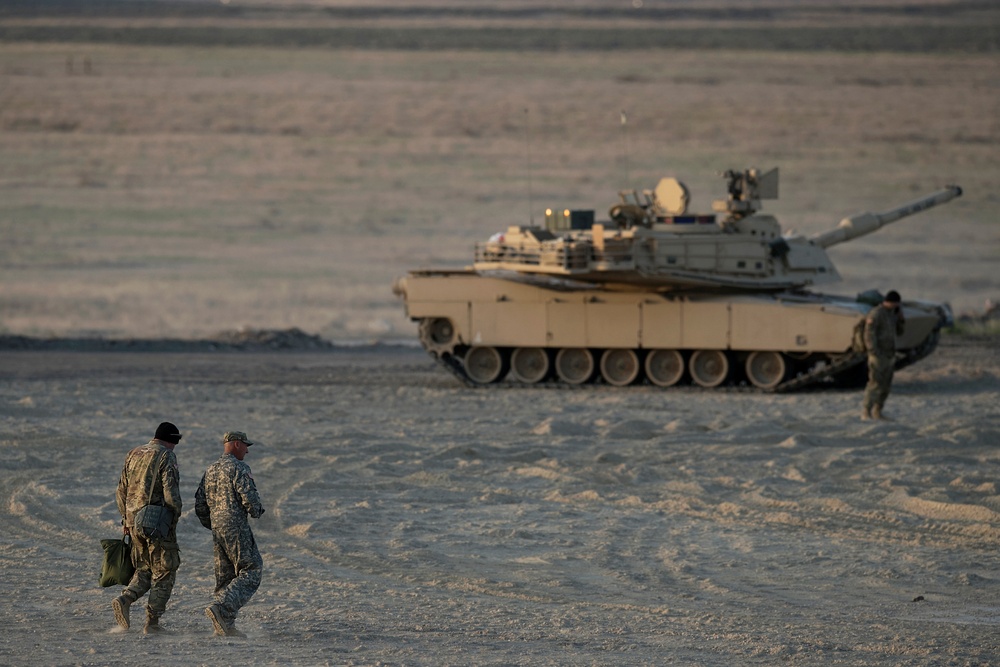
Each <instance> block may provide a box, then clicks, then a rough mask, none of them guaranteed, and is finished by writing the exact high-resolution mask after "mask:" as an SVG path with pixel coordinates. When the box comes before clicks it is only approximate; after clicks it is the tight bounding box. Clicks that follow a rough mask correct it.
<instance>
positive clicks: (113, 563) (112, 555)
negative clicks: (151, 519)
mask: <svg viewBox="0 0 1000 667" xmlns="http://www.w3.org/2000/svg"><path fill="white" fill-rule="evenodd" d="M101 547H102V548H103V549H104V563H102V564H101V579H100V584H101V586H103V587H104V588H107V587H108V586H115V585H118V586H128V584H129V582H130V581H132V575H133V574H134V573H135V565H133V564H132V545H131V542H130V540H129V536H128V535H126V536H125V537H124V539H121V540H101Z"/></svg>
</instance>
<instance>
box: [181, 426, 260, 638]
mask: <svg viewBox="0 0 1000 667" xmlns="http://www.w3.org/2000/svg"><path fill="white" fill-rule="evenodd" d="M222 441H223V443H224V450H223V454H222V457H221V458H219V460H218V461H216V462H215V463H213V464H212V465H211V466H209V468H208V470H207V471H206V472H205V476H204V477H202V478H201V484H199V485H198V491H197V492H196V493H195V497H194V498H195V505H194V511H195V514H197V515H198V520H199V521H201V523H202V525H203V526H205V527H206V528H209V529H211V531H212V541H213V543H214V544H215V602H214V603H212V604H211V605H209V606H208V608H207V609H205V614H206V615H207V616H208V617H209V618H210V619H211V620H212V625H214V626H215V634H216V635H225V636H230V637H233V636H236V637H243V636H245V635H244V634H243V633H242V632H240V631H239V630H237V629H236V614H237V613H238V612H239V610H240V608H241V607H243V605H245V604H246V603H247V602H249V601H250V598H251V597H252V596H253V594H254V593H255V592H256V591H257V587H258V586H260V577H261V573H262V571H263V567H264V561H263V559H262V558H261V557H260V551H258V550H257V542H256V541H255V540H254V537H253V532H252V531H251V530H250V522H249V521H248V520H247V516H252V517H254V518H255V519H256V518H259V517H260V515H261V514H263V513H264V508H263V507H262V506H261V504H260V496H259V495H258V494H257V486H256V484H254V481H253V474H251V472H250V466H248V465H247V464H246V463H244V462H243V457H244V456H246V455H247V452H248V451H249V449H248V448H249V447H250V445H252V444H253V443H252V442H250V440H248V439H247V434H246V433H243V432H242V431H229V432H227V433H226V434H225V435H224V436H223V437H222Z"/></svg>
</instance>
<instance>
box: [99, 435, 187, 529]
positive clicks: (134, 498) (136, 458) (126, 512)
mask: <svg viewBox="0 0 1000 667" xmlns="http://www.w3.org/2000/svg"><path fill="white" fill-rule="evenodd" d="M163 452H166V455H162V453H163ZM157 459H159V461H158V465H157V467H156V469H155V470H154V469H153V463H154V462H155V461H157ZM180 479H181V475H180V471H179V470H178V468H177V456H176V455H174V453H173V452H172V451H170V450H169V449H167V448H166V447H164V446H163V444H162V443H161V442H160V441H159V440H155V439H154V440H150V441H149V442H148V443H146V444H145V445H140V446H139V447H136V448H135V449H133V450H132V451H130V452H129V453H128V456H126V457H125V465H124V466H123V467H122V476H121V478H120V479H119V480H118V492H117V493H116V494H115V500H116V502H117V503H118V512H119V513H120V514H121V515H122V518H123V519H124V520H125V525H126V526H127V527H129V528H131V526H132V518H133V517H134V516H135V513H136V512H137V511H138V510H139V508H140V507H142V506H144V505H165V506H167V507H169V508H170V509H172V510H173V512H174V522H173V525H172V526H171V527H170V533H171V535H173V534H174V532H175V530H176V529H177V521H178V520H179V519H180V517H181V490H180Z"/></svg>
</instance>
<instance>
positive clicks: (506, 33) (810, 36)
mask: <svg viewBox="0 0 1000 667" xmlns="http://www.w3.org/2000/svg"><path fill="white" fill-rule="evenodd" d="M0 42H58V43H105V44H126V45H136V46H201V47H211V46H221V47H270V48H301V47H308V48H332V49H372V50H402V51H440V50H474V51H525V50H529V51H575V50H588V51H617V50H637V49H657V48H659V49H735V50H754V51H841V52H899V53H990V52H995V51H998V50H1000V25H976V26H938V27H934V26H915V27H904V26H894V27H880V28H876V27H834V28H783V27H779V28H753V29H752V30H751V29H743V28H689V29H677V30H674V29H663V28H643V29H630V28H601V29H596V28H563V29H548V28H544V29H543V28H539V29H532V28H465V27H444V28H372V27H351V28H291V27H273V28H272V27H215V26H137V27H111V26H101V25H7V26H0Z"/></svg>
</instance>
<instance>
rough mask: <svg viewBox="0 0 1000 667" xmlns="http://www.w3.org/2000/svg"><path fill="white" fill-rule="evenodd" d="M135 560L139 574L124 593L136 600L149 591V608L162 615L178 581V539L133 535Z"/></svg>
mask: <svg viewBox="0 0 1000 667" xmlns="http://www.w3.org/2000/svg"><path fill="white" fill-rule="evenodd" d="M171 532H173V531H171ZM171 537H173V536H172V535H171ZM132 563H133V564H134V565H135V574H133V575H132V581H130V582H129V584H128V587H127V588H126V589H125V590H124V591H123V593H124V594H125V595H127V596H129V597H130V598H132V601H133V602H135V601H136V600H138V599H139V598H141V597H142V596H143V595H145V594H146V593H147V592H148V593H149V600H148V601H147V603H146V611H147V612H148V614H149V615H150V616H152V617H154V618H159V617H160V616H162V615H163V612H165V611H166V610H167V600H169V599H170V593H171V591H173V590H174V582H176V581H177V568H179V567H180V566H181V550H180V549H179V548H178V546H177V539H176V538H175V537H174V538H173V539H170V538H169V537H168V538H167V539H166V540H157V541H152V540H147V539H146V538H145V537H143V536H141V535H132Z"/></svg>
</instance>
